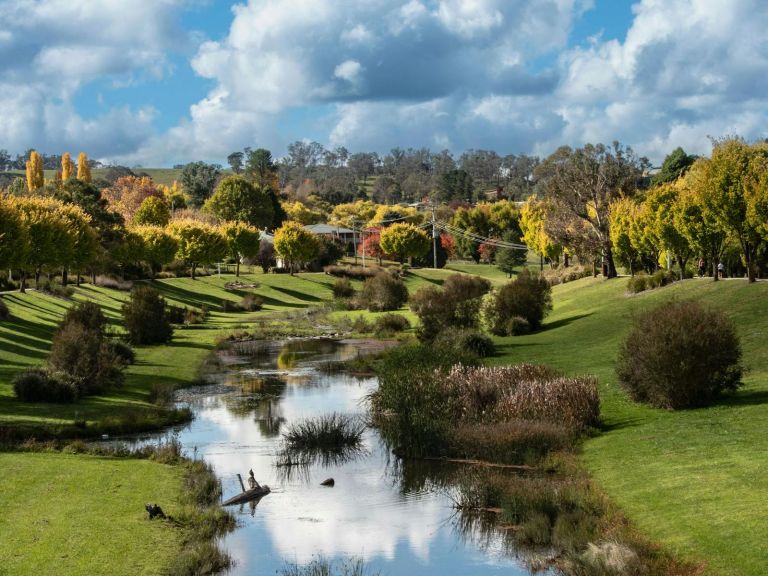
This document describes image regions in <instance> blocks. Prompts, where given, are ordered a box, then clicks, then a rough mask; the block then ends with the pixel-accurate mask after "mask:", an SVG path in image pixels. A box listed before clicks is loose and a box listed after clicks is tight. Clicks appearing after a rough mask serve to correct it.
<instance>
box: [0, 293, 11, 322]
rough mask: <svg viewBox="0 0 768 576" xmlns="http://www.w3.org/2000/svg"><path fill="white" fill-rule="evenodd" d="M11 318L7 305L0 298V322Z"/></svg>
mask: <svg viewBox="0 0 768 576" xmlns="http://www.w3.org/2000/svg"><path fill="white" fill-rule="evenodd" d="M10 317H11V311H10V310H9V309H8V304H6V303H5V301H4V300H3V299H2V298H0V320H8V319H9V318H10Z"/></svg>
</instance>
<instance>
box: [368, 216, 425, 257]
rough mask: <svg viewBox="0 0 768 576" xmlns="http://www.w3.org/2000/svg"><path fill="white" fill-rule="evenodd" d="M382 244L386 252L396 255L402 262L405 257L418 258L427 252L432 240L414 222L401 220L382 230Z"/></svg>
mask: <svg viewBox="0 0 768 576" xmlns="http://www.w3.org/2000/svg"><path fill="white" fill-rule="evenodd" d="M380 245H381V249H382V250H383V251H384V253H385V254H393V255H396V256H397V257H398V258H399V259H400V263H401V264H402V263H403V262H404V261H405V258H418V257H419V256H423V255H424V254H426V253H427V252H428V251H429V248H430V247H431V246H432V241H431V240H430V239H429V236H427V234H426V233H425V232H424V231H423V230H421V229H419V228H417V227H416V226H414V225H413V224H406V223H402V222H399V223H397V224H392V226H390V227H389V228H386V229H384V230H383V231H382V232H381V241H380Z"/></svg>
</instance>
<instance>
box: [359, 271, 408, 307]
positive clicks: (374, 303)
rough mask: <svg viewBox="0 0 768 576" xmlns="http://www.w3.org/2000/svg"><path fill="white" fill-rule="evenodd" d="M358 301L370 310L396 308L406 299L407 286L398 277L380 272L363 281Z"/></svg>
mask: <svg viewBox="0 0 768 576" xmlns="http://www.w3.org/2000/svg"><path fill="white" fill-rule="evenodd" d="M360 301H361V303H362V305H363V306H365V307H366V308H368V310H371V311H387V310H397V309H398V308H400V307H402V306H403V304H405V303H406V302H407V301H408V288H406V287H405V284H404V283H403V281H402V280H401V279H400V278H399V277H397V276H395V275H393V274H389V273H387V272H380V273H379V274H376V275H375V276H374V277H373V278H369V279H368V280H366V281H365V284H363V289H362V291H361V292H360Z"/></svg>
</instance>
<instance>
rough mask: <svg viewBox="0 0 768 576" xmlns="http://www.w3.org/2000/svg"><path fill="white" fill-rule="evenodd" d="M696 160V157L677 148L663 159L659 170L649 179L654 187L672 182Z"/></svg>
mask: <svg viewBox="0 0 768 576" xmlns="http://www.w3.org/2000/svg"><path fill="white" fill-rule="evenodd" d="M697 158H698V156H694V155H692V154H686V153H685V150H683V149H682V148H680V147H679V146H678V147H677V148H675V149H674V150H673V151H672V152H670V153H669V155H668V156H667V157H666V158H664V163H663V164H662V165H661V170H659V173H658V174H656V175H655V176H653V178H651V183H652V184H653V185H654V186H658V185H659V184H664V183H667V182H674V181H675V180H677V179H678V178H680V177H681V176H683V175H684V174H685V173H686V172H687V171H688V169H689V168H690V167H691V166H693V163H694V162H696V159H697Z"/></svg>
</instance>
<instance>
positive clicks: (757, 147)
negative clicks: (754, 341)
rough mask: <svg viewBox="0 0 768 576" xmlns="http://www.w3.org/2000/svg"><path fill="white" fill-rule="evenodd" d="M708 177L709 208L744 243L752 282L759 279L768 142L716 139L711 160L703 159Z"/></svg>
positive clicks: (706, 199) (705, 196)
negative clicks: (758, 267)
mask: <svg viewBox="0 0 768 576" xmlns="http://www.w3.org/2000/svg"><path fill="white" fill-rule="evenodd" d="M698 162H701V163H702V164H703V166H704V170H705V174H706V177H705V179H704V180H703V182H702V183H703V184H704V189H703V190H702V192H703V196H702V199H703V201H704V206H705V208H706V209H707V210H708V211H709V212H710V213H711V215H712V217H713V220H714V222H715V223H716V224H717V225H718V226H719V227H720V228H721V229H722V230H723V231H725V232H726V233H728V234H730V235H731V236H733V238H735V239H736V240H737V241H738V243H739V245H740V246H741V252H742V255H743V257H744V262H745V264H746V266H747V275H748V277H749V281H750V282H754V281H755V279H756V270H755V256H756V253H757V248H758V246H759V244H760V243H761V242H762V241H763V237H762V233H761V229H762V226H763V224H764V222H765V213H764V206H765V205H766V193H767V192H768V188H766V186H765V183H766V182H765V173H766V171H768V144H766V143H760V144H754V145H751V146H750V145H749V144H747V143H746V142H744V141H743V140H741V139H739V138H728V139H725V140H720V141H716V142H715V146H714V148H713V150H712V158H711V159H710V160H706V159H703V160H699V161H697V163H698Z"/></svg>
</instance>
